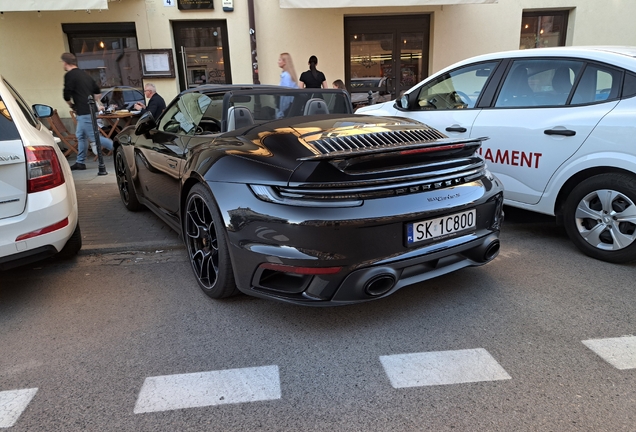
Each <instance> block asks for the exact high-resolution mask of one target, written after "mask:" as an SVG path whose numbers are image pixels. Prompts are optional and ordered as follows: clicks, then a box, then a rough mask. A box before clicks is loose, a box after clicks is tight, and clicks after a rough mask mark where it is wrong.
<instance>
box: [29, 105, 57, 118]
mask: <svg viewBox="0 0 636 432" xmlns="http://www.w3.org/2000/svg"><path fill="white" fill-rule="evenodd" d="M32 108H33V112H34V113H35V115H37V116H38V118H47V117H51V116H52V115H53V108H51V107H50V106H48V105H42V104H35V105H33V106H32Z"/></svg>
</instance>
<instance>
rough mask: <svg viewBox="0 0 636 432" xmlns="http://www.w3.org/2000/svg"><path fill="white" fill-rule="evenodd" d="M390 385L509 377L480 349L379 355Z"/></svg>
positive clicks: (443, 383)
mask: <svg viewBox="0 0 636 432" xmlns="http://www.w3.org/2000/svg"><path fill="white" fill-rule="evenodd" d="M380 362H381V363H382V366H383V367H384V371H385V372H386V374H387V376H388V377H389V380H390V381H391V385H392V386H393V388H404V387H422V386H432V385H447V384H459V383H469V382H479V381H496V380H505V379H512V377H511V376H510V375H508V373H507V372H506V371H505V370H504V369H503V368H502V367H501V365H500V364H499V363H497V361H496V360H495V359H494V358H493V357H492V356H491V355H490V354H489V353H488V351H486V350H485V349H483V348H476V349H467V350H458V351H435V352H423V353H413V354H396V355H388V356H380Z"/></svg>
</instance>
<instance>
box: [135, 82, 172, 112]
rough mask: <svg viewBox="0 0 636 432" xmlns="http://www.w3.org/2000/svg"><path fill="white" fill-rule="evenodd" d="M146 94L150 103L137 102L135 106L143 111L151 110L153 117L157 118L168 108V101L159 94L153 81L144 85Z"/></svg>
mask: <svg viewBox="0 0 636 432" xmlns="http://www.w3.org/2000/svg"><path fill="white" fill-rule="evenodd" d="M144 96H146V97H147V98H148V105H144V104H143V103H141V102H137V103H136V104H135V105H133V108H135V109H136V110H140V111H141V113H142V114H143V113H145V112H150V114H152V117H153V118H154V119H155V120H157V119H158V118H159V116H160V115H161V113H162V112H163V110H165V109H166V101H165V100H163V98H162V97H161V96H159V94H157V87H155V85H154V84H153V83H146V85H145V86H144Z"/></svg>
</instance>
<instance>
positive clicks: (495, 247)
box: [484, 240, 500, 261]
mask: <svg viewBox="0 0 636 432" xmlns="http://www.w3.org/2000/svg"><path fill="white" fill-rule="evenodd" d="M499 248H500V244H499V240H495V241H493V242H492V243H490V244H489V245H488V247H487V248H486V252H485V253H484V260H485V261H490V260H491V259H493V258H494V257H496V256H497V254H498V253H499Z"/></svg>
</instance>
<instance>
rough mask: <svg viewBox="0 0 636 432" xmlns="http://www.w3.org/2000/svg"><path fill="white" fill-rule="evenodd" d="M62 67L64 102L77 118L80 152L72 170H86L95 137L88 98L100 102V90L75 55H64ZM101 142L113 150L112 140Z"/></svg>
mask: <svg viewBox="0 0 636 432" xmlns="http://www.w3.org/2000/svg"><path fill="white" fill-rule="evenodd" d="M62 65H63V67H64V70H65V71H66V74H64V91H63V96H64V100H65V101H66V102H67V103H68V104H69V106H70V107H71V108H72V109H73V110H74V111H75V113H76V117H77V128H76V130H75V136H76V137H77V147H78V152H77V159H75V163H74V164H73V165H71V170H85V169H86V153H87V152H88V143H89V141H90V140H91V138H92V137H94V136H95V132H94V131H95V130H94V129H93V118H92V117H91V110H90V108H89V106H88V97H89V96H90V95H93V97H94V99H95V100H99V98H100V89H99V86H98V85H97V83H96V82H95V81H94V80H93V78H91V77H90V75H88V74H87V73H86V72H84V71H83V70H81V69H80V68H78V67H77V58H76V57H75V55H73V54H71V53H64V54H62ZM99 142H100V144H101V146H102V147H104V148H106V149H108V150H112V149H113V142H112V141H111V140H110V139H108V138H106V137H102V138H100V140H99Z"/></svg>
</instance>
